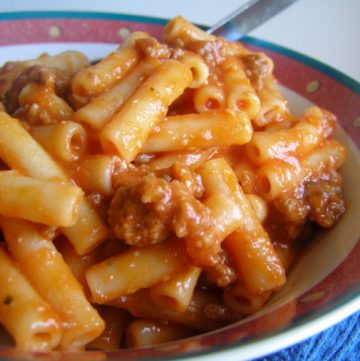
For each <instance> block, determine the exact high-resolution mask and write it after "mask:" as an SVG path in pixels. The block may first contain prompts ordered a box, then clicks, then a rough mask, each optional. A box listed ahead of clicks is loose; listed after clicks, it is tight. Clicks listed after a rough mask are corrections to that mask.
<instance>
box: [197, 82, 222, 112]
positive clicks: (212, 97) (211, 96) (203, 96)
mask: <svg viewBox="0 0 360 361" xmlns="http://www.w3.org/2000/svg"><path fill="white" fill-rule="evenodd" d="M194 106H195V109H196V110H197V111H198V112H199V113H203V112H208V111H211V110H214V109H224V108H225V94H224V90H223V89H222V88H221V87H219V86H218V85H216V84H204V85H201V86H200V87H199V88H197V89H196V90H195V93H194Z"/></svg>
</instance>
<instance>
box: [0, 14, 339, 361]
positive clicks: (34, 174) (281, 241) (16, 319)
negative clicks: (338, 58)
mask: <svg viewBox="0 0 360 361" xmlns="http://www.w3.org/2000/svg"><path fill="white" fill-rule="evenodd" d="M163 38H164V42H160V41H159V40H158V39H155V38H154V37H152V36H151V35H150V34H147V33H145V32H141V31H137V32H134V33H132V34H130V35H129V37H128V38H127V39H124V42H123V44H122V45H121V46H119V47H118V48H117V49H115V50H114V51H113V52H112V53H110V54H109V55H108V56H106V57H105V58H104V59H102V60H100V61H99V62H97V63H96V64H89V61H88V59H87V57H86V56H85V55H84V54H82V53H80V52H77V51H68V52H63V53H61V54H58V55H54V56H49V55H47V54H43V55H41V56H39V57H38V58H36V59H30V60H26V61H15V62H12V61H10V62H8V63H6V64H5V65H4V66H3V67H2V68H0V235H1V236H2V237H0V300H1V302H0V323H1V324H2V326H3V327H4V328H5V329H6V330H7V332H8V333H9V334H10V336H11V337H12V338H13V341H14V342H15V344H16V346H17V347H19V348H23V349H25V350H26V351H29V350H30V351H52V350H59V351H61V352H60V353H52V354H51V355H52V356H54V357H55V358H59V357H60V358H63V357H67V356H66V354H64V353H63V351H68V350H71V351H74V350H80V351H82V352H84V353H82V352H78V354H77V355H78V356H79V357H78V358H79V359H81V358H82V357H85V358H87V357H88V356H87V351H86V350H91V351H92V352H94V351H93V350H98V351H100V352H99V353H98V354H96V353H91V356H90V357H99V358H106V357H107V355H106V352H107V351H111V350H116V349H119V348H122V347H149V346H154V345H157V344H159V343H164V342H169V341H174V340H177V339H179V338H184V337H189V336H192V335H195V334H198V333H201V332H207V331H213V330H216V329H218V328H220V327H224V326H227V325H229V324H231V323H233V322H236V321H237V320H240V319H242V318H244V317H246V316H247V315H251V314H253V313H255V312H257V311H258V310H260V309H261V308H262V307H263V306H264V305H265V304H266V302H268V300H269V299H270V298H271V297H272V294H273V293H274V292H276V291H277V290H279V289H280V288H281V287H282V286H283V285H284V284H285V283H286V274H287V272H291V267H292V265H293V264H295V263H296V261H297V259H298V256H299V252H300V251H299V250H300V249H303V248H304V247H305V246H306V245H307V244H308V242H309V240H307V239H304V238H305V237H304V235H306V234H308V233H309V232H308V231H309V230H310V229H313V228H314V227H313V224H316V225H318V226H320V227H322V228H329V227H332V226H334V225H335V224H336V222H338V221H339V219H340V217H341V215H342V214H343V213H344V212H345V210H346V202H345V200H344V197H343V194H342V187H343V184H342V183H343V181H342V177H341V174H340V172H339V171H340V168H341V166H342V164H343V163H344V162H345V160H346V148H345V147H344V145H342V144H341V143H340V142H339V141H337V140H334V139H333V136H334V132H335V129H336V125H337V119H336V116H335V115H334V114H332V113H330V112H329V111H327V110H325V109H322V108H319V107H317V106H312V107H310V108H309V109H305V110H304V111H303V113H302V114H301V115H300V116H299V117H297V116H295V115H293V114H292V113H291V112H290V109H289V108H288V105H287V100H286V99H285V98H284V97H283V95H282V94H281V93H280V91H279V88H278V85H277V80H276V78H275V77H274V75H273V70H274V64H273V62H272V60H271V59H270V58H269V57H268V56H267V55H266V54H263V53H257V52H254V51H252V50H249V49H247V48H245V47H244V46H243V45H242V44H241V43H235V42H229V41H227V40H226V39H222V38H217V37H216V36H214V35H210V34H207V33H206V32H204V31H203V30H201V29H199V28H197V27H196V26H194V25H192V24H190V23H188V22H187V21H186V20H185V19H184V18H183V17H181V16H178V17H175V18H174V19H172V20H171V21H170V22H169V23H168V25H166V26H165V28H164V33H163ZM275 66H276V64H275ZM285 318H286V317H285ZM52 356H51V357H52ZM26 357H27V356H26ZM73 357H75V356H71V358H73Z"/></svg>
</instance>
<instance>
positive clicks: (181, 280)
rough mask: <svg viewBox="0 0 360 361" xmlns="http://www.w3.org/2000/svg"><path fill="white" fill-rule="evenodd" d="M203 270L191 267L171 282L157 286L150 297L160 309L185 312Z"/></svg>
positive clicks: (152, 289)
mask: <svg viewBox="0 0 360 361" xmlns="http://www.w3.org/2000/svg"><path fill="white" fill-rule="evenodd" d="M200 272H201V269H200V268H199V267H195V266H191V267H189V269H188V270H186V271H185V272H182V273H181V274H178V275H176V276H175V277H172V278H171V279H170V280H168V281H165V282H162V283H160V284H158V285H155V286H153V287H152V288H151V290H150V296H151V298H152V299H153V301H154V302H155V303H156V304H157V305H159V306H160V307H164V308H167V309H169V310H175V311H179V312H184V311H186V309H187V308H188V306H189V304H190V301H191V299H192V296H193V292H194V288H195V286H196V283H197V281H198V278H199V276H200Z"/></svg>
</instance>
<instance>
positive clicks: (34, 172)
mask: <svg viewBox="0 0 360 361" xmlns="http://www.w3.org/2000/svg"><path fill="white" fill-rule="evenodd" d="M0 129H1V132H0V158H1V159H2V160H3V161H4V162H5V163H6V164H7V165H8V166H9V167H11V168H13V169H16V170H19V171H20V172H22V173H24V174H25V175H28V176H30V177H34V178H39V179H43V180H49V181H52V180H54V181H59V182H68V181H69V178H68V175H67V174H66V173H65V171H64V170H63V169H62V167H61V166H60V165H59V164H58V163H56V162H55V161H54V160H53V159H52V158H51V157H50V156H49V154H48V153H47V152H46V151H44V149H43V148H42V147H41V146H40V145H39V144H38V143H37V142H36V141H35V140H34V139H33V138H32V137H31V136H30V134H29V133H28V132H27V131H26V130H25V129H24V127H23V126H22V125H21V123H20V122H19V121H18V120H16V119H14V118H11V117H9V116H8V115H7V114H5V113H3V112H0ZM14 140H16V141H14ZM62 231H63V232H64V234H65V235H66V236H67V237H68V239H69V240H70V242H71V243H72V244H73V245H74V247H75V249H76V251H77V252H78V253H79V254H85V253H87V252H89V251H90V250H91V249H92V248H94V247H96V246H97V245H98V244H99V243H101V242H102V241H103V240H104V239H105V237H106V236H107V227H106V225H105V224H104V223H103V221H102V219H101V218H100V215H99V214H98V212H97V210H96V209H95V208H94V207H93V205H92V204H91V203H90V202H89V201H88V200H87V199H86V198H84V200H83V201H82V202H81V203H80V206H79V216H78V218H77V222H76V224H74V225H71V226H67V227H65V228H63V229H62Z"/></svg>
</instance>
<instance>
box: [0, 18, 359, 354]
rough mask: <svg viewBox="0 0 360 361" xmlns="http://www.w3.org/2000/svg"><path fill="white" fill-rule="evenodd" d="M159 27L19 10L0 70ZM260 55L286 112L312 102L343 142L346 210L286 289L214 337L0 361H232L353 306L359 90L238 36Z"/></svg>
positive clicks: (5, 24) (2, 29)
mask: <svg viewBox="0 0 360 361" xmlns="http://www.w3.org/2000/svg"><path fill="white" fill-rule="evenodd" d="M165 23H166V20H163V19H157V18H149V17H138V16H129V15H121V14H110V13H84V12H46V13H42V12H27V13H8V14H0V34H1V37H0V63H3V62H5V61H7V60H18V59H29V58H31V57H36V56H38V55H39V54H40V53H42V52H48V53H49V54H56V53H58V52H61V51H64V50H69V49H74V50H75V49H76V50H80V51H82V52H84V53H86V54H87V55H88V56H89V57H90V58H91V59H98V58H100V57H102V56H104V55H106V54H107V53H109V52H110V51H111V50H113V49H114V48H115V47H116V46H117V45H118V44H119V43H120V42H121V41H122V40H123V39H124V38H125V37H126V36H127V35H128V34H129V33H130V32H131V31H134V30H141V31H145V32H149V33H150V34H152V35H154V36H156V37H161V33H162V28H163V26H164V24H165ZM242 41H243V42H244V43H245V44H246V45H247V46H249V47H250V48H251V49H254V50H257V51H262V52H265V53H266V54H268V55H269V56H270V57H271V58H272V59H273V60H274V63H275V76H276V77H277V79H278V80H279V83H280V84H281V88H282V91H283V92H284V94H285V96H286V97H287V98H288V99H289V104H290V108H291V109H292V110H293V112H294V113H295V114H296V113H300V112H301V111H302V110H303V109H304V108H306V107H307V106H309V105H311V104H313V103H315V104H317V105H318V106H321V107H323V108H326V109H329V110H330V111H331V112H333V113H335V114H336V115H337V116H338V118H339V122H340V127H339V129H338V130H337V135H336V136H337V137H338V138H339V139H340V140H341V141H342V142H343V143H344V144H345V145H346V147H347V148H348V152H349V157H348V160H347V162H346V164H345V166H344V167H343V169H342V174H343V176H344V179H345V197H346V199H347V202H348V210H347V212H346V214H345V215H344V216H343V217H342V219H341V221H340V222H339V223H338V224H337V226H336V227H335V228H333V229H331V230H330V231H327V232H324V233H322V234H320V235H319V236H318V237H317V238H316V239H315V240H314V241H313V242H312V244H311V246H310V247H309V248H308V249H307V250H306V252H304V254H303V255H302V257H301V258H300V260H299V261H298V262H297V263H296V265H295V266H294V268H293V269H292V270H291V272H290V274H289V276H288V281H287V283H286V286H285V287H284V288H283V289H281V291H279V292H278V293H276V294H275V295H274V297H273V298H272V299H271V300H270V302H269V303H268V304H267V305H266V306H265V307H264V308H263V309H262V310H261V311H260V312H258V313H257V314H255V315H253V316H251V317H248V318H247V319H244V320H243V321H241V322H238V323H235V324H233V325H230V326H228V327H226V328H223V329H219V330H217V331H214V332H210V333H207V334H203V335H200V336H197V337H193V338H190V339H185V340H182V341H178V342H174V343H168V344H164V345H159V346H157V347H153V348H144V349H126V350H119V351H116V352H110V353H107V354H106V355H105V354H104V353H101V352H88V353H79V354H70V353H59V352H50V353H45V354H39V353H28V352H22V351H19V350H15V349H12V348H11V349H9V348H7V347H0V359H11V360H13V359H16V358H20V359H27V360H28V359H41V360H53V359H56V360H57V359H61V360H67V359H69V360H70V359H71V360H82V359H84V360H100V359H104V358H107V359H108V360H135V359H136V360H138V359H139V360H145V359H146V360H149V359H161V360H168V359H176V358H181V359H183V360H207V361H209V360H219V358H221V359H222V360H224V361H225V360H230V359H231V360H233V359H236V360H237V361H239V360H243V359H250V358H254V357H259V356H262V355H265V354H269V353H271V352H274V351H276V350H279V349H282V348H284V347H287V346H289V345H292V344H294V343H296V342H299V341H301V340H303V339H305V338H307V337H310V336H312V335H314V334H316V333H318V332H320V331H322V330H324V329H325V328H328V327H330V326H331V325H333V324H335V323H336V322H339V321H340V320H341V319H343V318H345V317H347V316H348V315H350V314H352V313H354V312H356V311H357V310H359V309H360V267H359V264H360V242H358V241H359V237H360V227H359V210H360V192H359V189H358V184H359V183H358V182H359V179H360V156H359V154H360V153H359V148H360V84H359V83H357V82H356V81H355V80H352V79H350V78H349V77H347V76H345V75H344V74H342V73H340V72H338V71H336V70H335V69H332V68H330V67H328V66H326V65H324V64H322V63H320V62H318V61H316V60H313V59H310V58H308V57H306V56H304V55H301V54H299V53H296V52H294V51H292V50H289V49H285V48H282V47H280V46H277V45H274V44H271V43H268V42H264V41H261V40H258V39H254V38H250V37H246V38H243V39H242Z"/></svg>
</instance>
